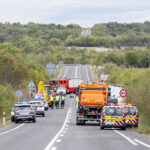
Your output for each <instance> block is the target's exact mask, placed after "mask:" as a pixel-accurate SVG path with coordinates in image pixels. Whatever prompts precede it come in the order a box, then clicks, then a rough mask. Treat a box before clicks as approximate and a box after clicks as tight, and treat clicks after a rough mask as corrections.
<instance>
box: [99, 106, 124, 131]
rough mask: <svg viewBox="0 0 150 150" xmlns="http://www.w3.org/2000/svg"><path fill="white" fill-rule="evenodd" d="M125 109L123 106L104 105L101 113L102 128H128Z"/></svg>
mask: <svg viewBox="0 0 150 150" xmlns="http://www.w3.org/2000/svg"><path fill="white" fill-rule="evenodd" d="M125 117H126V116H125V111H124V107H123V106H104V107H103V110H102V113H101V122H100V128H101V129H104V128H112V127H113V128H121V129H122V130H126V122H125Z"/></svg>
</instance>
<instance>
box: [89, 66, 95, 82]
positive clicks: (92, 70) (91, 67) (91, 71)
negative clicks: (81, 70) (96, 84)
mask: <svg viewBox="0 0 150 150" xmlns="http://www.w3.org/2000/svg"><path fill="white" fill-rule="evenodd" d="M90 70H91V74H92V77H93V80H95V77H94V74H93V69H92V67H90Z"/></svg>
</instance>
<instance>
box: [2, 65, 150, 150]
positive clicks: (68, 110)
mask: <svg viewBox="0 0 150 150" xmlns="http://www.w3.org/2000/svg"><path fill="white" fill-rule="evenodd" d="M60 78H84V82H87V81H88V82H89V81H94V77H93V74H92V72H91V69H90V68H89V67H88V66H81V65H78V66H66V67H65V68H64V70H63V71H62V73H61V75H60ZM75 114H76V109H75V97H70V95H67V97H66V105H65V108H64V109H59V110H56V109H54V110H50V109H49V110H48V111H47V112H46V117H38V118H37V123H19V124H15V123H11V124H9V125H7V126H6V127H4V128H1V129H0V150H147V149H150V136H147V135H141V134H138V133H136V132H134V131H133V130H131V129H127V130H126V131H122V130H119V129H116V130H114V129H106V130H100V127H99V125H98V124H97V123H95V122H94V123H93V122H88V123H87V124H86V125H85V126H76V118H75Z"/></svg>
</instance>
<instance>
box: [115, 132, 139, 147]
mask: <svg viewBox="0 0 150 150" xmlns="http://www.w3.org/2000/svg"><path fill="white" fill-rule="evenodd" d="M114 131H115V132H116V133H118V134H119V135H121V136H122V137H124V138H125V139H126V140H128V141H129V142H130V143H132V144H133V145H134V146H137V145H138V144H137V143H135V142H134V141H132V140H131V139H130V138H129V137H127V136H126V135H124V134H123V133H121V132H119V131H117V130H114Z"/></svg>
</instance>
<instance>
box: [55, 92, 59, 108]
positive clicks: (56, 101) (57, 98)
mask: <svg viewBox="0 0 150 150" xmlns="http://www.w3.org/2000/svg"><path fill="white" fill-rule="evenodd" d="M59 100H60V96H59V95H57V96H56V100H55V105H56V109H59Z"/></svg>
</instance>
